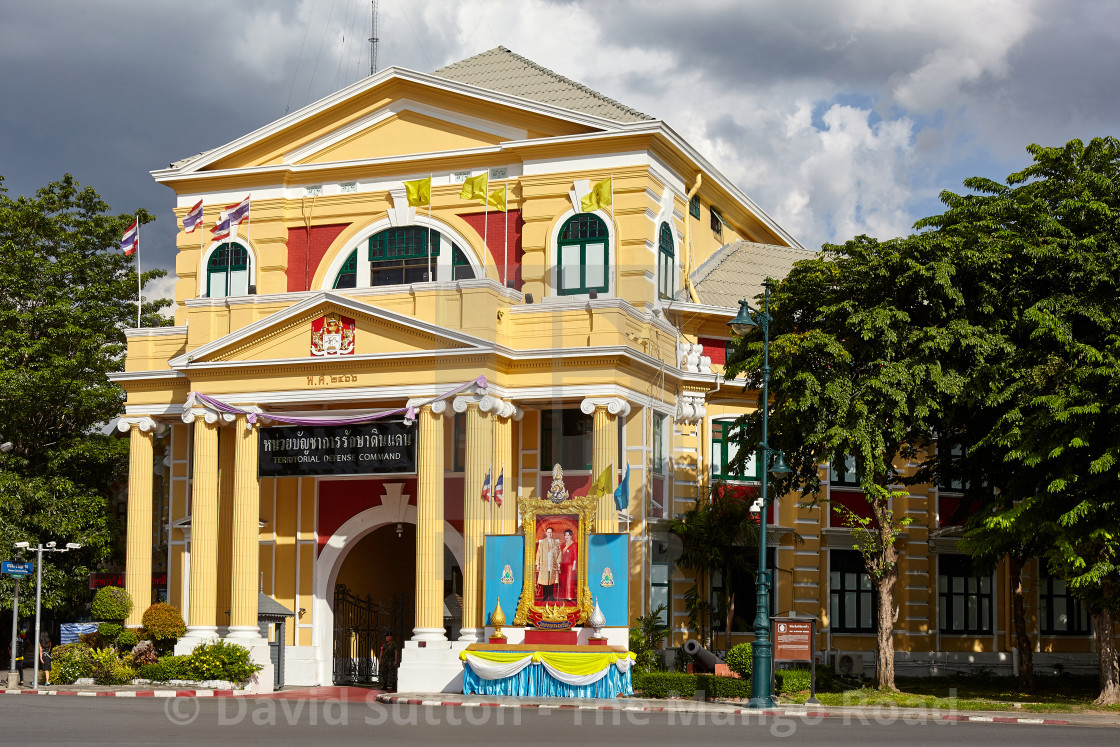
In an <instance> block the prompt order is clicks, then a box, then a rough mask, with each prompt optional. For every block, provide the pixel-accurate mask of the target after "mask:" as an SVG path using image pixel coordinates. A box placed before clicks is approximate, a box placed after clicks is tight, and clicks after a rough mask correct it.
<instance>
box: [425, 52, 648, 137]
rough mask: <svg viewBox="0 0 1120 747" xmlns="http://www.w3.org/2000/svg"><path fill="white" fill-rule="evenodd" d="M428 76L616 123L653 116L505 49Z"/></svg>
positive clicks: (441, 69)
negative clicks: (591, 115) (499, 92)
mask: <svg viewBox="0 0 1120 747" xmlns="http://www.w3.org/2000/svg"><path fill="white" fill-rule="evenodd" d="M432 75H436V76H439V77H441V78H447V79H448V80H455V81H458V82H460V83H466V84H468V85H472V86H478V87H479V88H488V89H490V90H491V91H501V92H502V93H508V94H511V95H514V96H521V97H523V98H527V99H532V100H533V101H539V102H541V103H542V104H551V105H553V106H560V107H563V108H565V109H571V110H572V111H577V112H581V113H583V114H593V115H595V116H598V117H605V118H607V119H613V120H615V121H616V122H641V121H648V120H652V119H653V117H650V116H649V115H646V114H642V113H641V112H640V111H637V110H635V109H631V108H630V107H628V106H626V105H625V104H620V103H619V102H617V101H615V100H614V99H612V98H609V97H607V96H604V95H603V94H601V93H599V92H598V91H594V90H592V89H590V88H588V87H587V86H585V85H583V84H582V83H577V82H575V81H574V80H569V79H568V78H565V77H564V76H563V75H558V74H557V73H554V72H552V71H551V70H549V69H548V68H546V67H541V66H540V65H538V64H537V63H535V62H533V61H532V60H529V59H526V58H524V57H522V56H521V55H519V54H515V53H513V52H511V51H509V50H508V49H506V48H505V47H495V48H494V49H491V50H489V51H488V52H482V53H481V54H476V55H475V56H474V57H468V58H467V59H465V60H460V61H459V62H453V63H451V64H450V65H448V66H446V67H441V68H440V69H439V70H436V71H435V72H433V73H432Z"/></svg>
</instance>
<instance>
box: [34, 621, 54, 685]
mask: <svg viewBox="0 0 1120 747" xmlns="http://www.w3.org/2000/svg"><path fill="white" fill-rule="evenodd" d="M39 670H40V671H42V672H43V679H44V682H45V684H46V685H47V686H48V687H49V686H50V684H51V634H50V633H48V632H47V631H45V630H44V631H43V632H42V633H40V634H39ZM38 684H39V683H38V682H36V683H35V685H36V686H38Z"/></svg>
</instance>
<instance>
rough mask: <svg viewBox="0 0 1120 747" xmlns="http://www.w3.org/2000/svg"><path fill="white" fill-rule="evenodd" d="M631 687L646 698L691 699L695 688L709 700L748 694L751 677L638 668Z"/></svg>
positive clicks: (742, 696) (746, 695)
mask: <svg viewBox="0 0 1120 747" xmlns="http://www.w3.org/2000/svg"><path fill="white" fill-rule="evenodd" d="M632 676H633V682H634V690H636V691H637V690H640V691H641V693H642V696H643V697H646V698H669V697H681V698H686V699H690V700H691V699H692V698H693V696H694V695H695V694H696V691H697V690H700V691H702V692H703V693H704V697H705V698H707V699H708V700H726V699H731V698H749V697H750V696H751V681H750V680H743V679H735V678H734V677H719V676H717V675H714V674H685V673H683V672H637V671H634V672H633V674H632Z"/></svg>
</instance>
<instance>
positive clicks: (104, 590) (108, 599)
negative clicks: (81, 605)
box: [91, 586, 132, 622]
mask: <svg viewBox="0 0 1120 747" xmlns="http://www.w3.org/2000/svg"><path fill="white" fill-rule="evenodd" d="M91 612H92V614H93V619H94V620H107V621H109V622H124V620H125V618H126V617H128V615H129V613H130V612H132V597H130V596H129V595H128V592H127V591H125V590H124V589H122V588H120V587H119V586H102V587H101V588H100V589H98V590H97V593H96V594H94V595H93V606H92V608H91Z"/></svg>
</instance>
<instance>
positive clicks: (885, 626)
mask: <svg viewBox="0 0 1120 747" xmlns="http://www.w3.org/2000/svg"><path fill="white" fill-rule="evenodd" d="M890 553H891V555H894V554H895V553H894V549H893V548H891V551H890ZM892 562H893V561H892ZM897 580H898V571H897V570H892V571H889V572H887V573H884V574H883V575H881V576H880V577H879V578H877V579H873V583H874V584H875V592H876V594H877V595H878V599H879V610H878V615H879V626H878V630H876V631H875V644H876V647H877V651H876V656H875V686H876V687H878V688H881V689H884V690H897V689H898V688H897V687H895V685H894V586H895V583H896V581H897Z"/></svg>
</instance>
